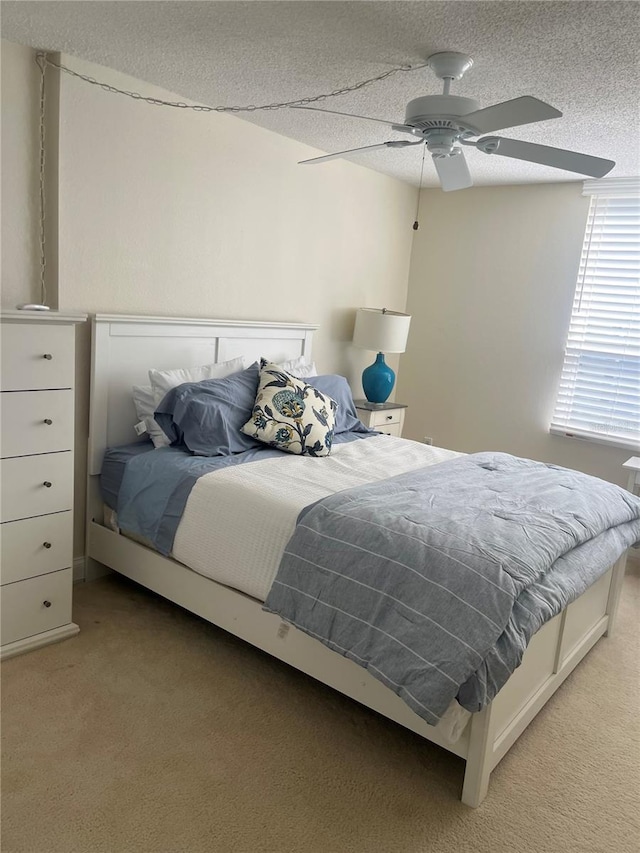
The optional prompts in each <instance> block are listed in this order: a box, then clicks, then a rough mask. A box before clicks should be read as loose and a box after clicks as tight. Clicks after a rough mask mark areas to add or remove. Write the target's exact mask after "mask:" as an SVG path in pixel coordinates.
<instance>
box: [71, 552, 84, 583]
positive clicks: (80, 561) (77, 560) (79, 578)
mask: <svg viewBox="0 0 640 853" xmlns="http://www.w3.org/2000/svg"><path fill="white" fill-rule="evenodd" d="M85 567H86V558H85V557H74V559H73V582H74V583H82V582H83V581H85V580H86V576H85V575H86V568H85Z"/></svg>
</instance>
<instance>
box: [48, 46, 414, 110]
mask: <svg viewBox="0 0 640 853" xmlns="http://www.w3.org/2000/svg"><path fill="white" fill-rule="evenodd" d="M39 55H40V54H39ZM42 56H44V62H45V64H46V65H51V66H52V67H53V68H57V69H58V70H59V71H63V72H64V73H65V74H70V75H71V76H72V77H77V78H78V79H79V80H84V82H85V83H90V84H91V85H93V86H98V87H99V88H100V89H103V90H104V91H105V92H111V93H113V94H118V95H126V96H127V97H128V98H133V99H134V100H136V101H144V102H145V103H147V104H151V105H152V106H156V107H175V108H177V109H181V110H194V111H195V112H202V113H251V112H258V111H260V110H280V109H285V108H287V107H300V106H306V105H307V104H315V103H317V102H318V101H324V100H326V99H327V98H336V97H338V96H340V95H348V94H350V93H351V92H357V91H358V90H359V89H364V88H365V86H370V85H371V84H372V83H379V82H380V81H381V80H386V78H387V77H390V76H391V75H392V74H399V73H407V72H410V71H417V70H418V69H420V68H426V67H427V63H426V62H425V63H423V64H422V65H399V66H397V67H396V68H390V69H388V70H387V71H384V72H383V73H382V74H378V75H377V76H376V77H370V78H369V79H368V80H361V81H360V82H359V83H354V84H353V85H352V86H345V87H343V88H342V89H335V90H334V91H333V92H327V93H326V94H321V95H309V96H308V97H305V98H297V99H296V100H293V101H282V102H281V103H278V102H276V103H273V104H262V105H259V106H256V105H255V104H249V105H248V106H244V107H241V106H235V107H228V106H218V107H210V106H206V105H204V104H185V103H184V102H183V101H165V100H163V99H162V98H153V97H151V96H148V95H141V94H140V93H139V92H129V91H127V90H126V89H118V88H117V86H112V85H111V84H110V83H103V82H100V80H96V79H94V78H93V77H89V76H88V75H87V74H80V73H79V72H78V71H73V69H71V68H67V67H66V66H65V65H60V64H59V63H57V62H54V61H53V60H52V59H50V58H49V57H48V56H47V55H46V54H42Z"/></svg>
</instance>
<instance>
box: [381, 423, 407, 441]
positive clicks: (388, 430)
mask: <svg viewBox="0 0 640 853" xmlns="http://www.w3.org/2000/svg"><path fill="white" fill-rule="evenodd" d="M376 429H377V430H378V432H381V433H382V434H383V435H395V436H396V437H397V438H402V427H401V425H400V424H388V425H387V424H385V425H381V426H379V427H376Z"/></svg>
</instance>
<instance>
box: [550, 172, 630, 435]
mask: <svg viewBox="0 0 640 853" xmlns="http://www.w3.org/2000/svg"><path fill="white" fill-rule="evenodd" d="M589 183H591V182H589ZM598 183H600V182H593V184H596V187H594V188H593V190H591V189H590V188H587V187H586V188H585V194H591V192H594V193H597V194H593V195H591V206H590V210H589V218H588V221H587V230H586V235H585V241H584V246H583V249H582V257H581V260H580V270H579V273H578V283H577V287H576V294H575V299H574V303H573V311H572V314H571V324H570V327H569V334H568V337H567V345H566V350H565V359H564V366H563V369H562V377H561V379H560V388H559V391H558V398H557V401H556V408H555V412H554V415H553V420H552V423H551V432H553V433H556V434H559V435H570V436H576V437H581V438H590V439H593V440H597V441H602V442H605V443H607V444H614V445H617V446H621V447H629V448H634V449H635V448H638V447H639V446H640V182H635V181H634V182H631V181H627V182H626V186H624V187H619V191H618V192H617V191H616V185H615V183H614V181H609V182H607V184H606V185H605V186H602V187H598V186H597V184H598Z"/></svg>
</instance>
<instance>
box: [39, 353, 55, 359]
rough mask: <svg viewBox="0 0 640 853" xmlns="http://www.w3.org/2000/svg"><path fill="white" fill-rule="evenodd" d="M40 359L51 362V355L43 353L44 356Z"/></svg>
mask: <svg viewBox="0 0 640 853" xmlns="http://www.w3.org/2000/svg"><path fill="white" fill-rule="evenodd" d="M42 357H43V358H46V359H47V361H51V359H52V358H53V356H52V355H51V353H50V352H45V354H44V355H43V356H42Z"/></svg>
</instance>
